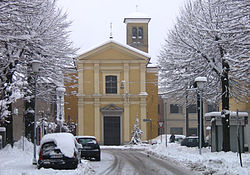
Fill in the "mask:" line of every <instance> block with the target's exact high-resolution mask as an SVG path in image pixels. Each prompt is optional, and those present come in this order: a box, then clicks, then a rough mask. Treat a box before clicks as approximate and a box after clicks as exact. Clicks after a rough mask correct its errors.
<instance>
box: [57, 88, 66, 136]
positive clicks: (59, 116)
mask: <svg viewBox="0 0 250 175" xmlns="http://www.w3.org/2000/svg"><path fill="white" fill-rule="evenodd" d="M56 91H57V95H58V97H59V105H57V106H58V110H57V121H58V123H59V126H60V132H62V123H63V121H64V113H63V108H62V98H63V96H64V92H65V88H64V87H58V88H56ZM58 111H59V113H58Z"/></svg>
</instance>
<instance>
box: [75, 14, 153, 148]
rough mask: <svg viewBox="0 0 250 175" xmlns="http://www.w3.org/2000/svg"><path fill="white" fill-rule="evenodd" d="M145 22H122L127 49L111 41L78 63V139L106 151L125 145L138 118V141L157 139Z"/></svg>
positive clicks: (139, 20) (133, 19) (135, 19)
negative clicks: (87, 138) (90, 139)
mask: <svg viewBox="0 0 250 175" xmlns="http://www.w3.org/2000/svg"><path fill="white" fill-rule="evenodd" d="M149 21H150V18H144V17H142V18H141V17H138V16H136V17H135V18H134V17H132V18H125V20H124V22H125V23H126V24H127V37H130V39H127V44H121V43H119V42H117V41H114V40H113V39H110V40H108V41H107V42H105V43H103V44H100V45H99V46H96V47H94V48H93V49H90V50H89V51H86V52H85V53H83V54H82V55H80V56H79V57H78V58H77V72H78V95H77V102H78V111H77V113H78V114H77V115H78V118H77V120H78V126H77V128H78V129H77V134H78V135H93V136H95V137H97V139H98V141H99V142H100V143H102V144H105V145H120V144H125V143H128V142H129V141H130V140H131V133H132V131H133V126H134V124H135V123H136V118H138V119H139V123H140V129H141V130H142V131H143V134H142V140H149V139H150V137H155V136H157V132H158V85H157V80H158V76H157V68H156V67H149V66H148V65H149V61H150V55H149V54H148V53H146V52H147V48H148V22H149ZM135 28H136V30H135ZM145 48H146V49H145ZM145 119H146V120H145ZM151 122H152V123H151ZM150 123H151V124H152V127H150Z"/></svg>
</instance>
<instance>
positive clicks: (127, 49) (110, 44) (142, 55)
mask: <svg viewBox="0 0 250 175" xmlns="http://www.w3.org/2000/svg"><path fill="white" fill-rule="evenodd" d="M110 48H114V49H116V50H119V51H121V52H122V53H126V54H129V55H131V56H132V57H136V58H137V59H141V60H146V61H149V60H150V55H149V54H148V53H146V52H143V51H140V50H138V49H136V48H133V47H131V46H128V45H125V44H121V43H119V42H117V41H114V40H109V41H107V42H105V43H103V44H101V45H98V46H96V47H93V48H92V49H89V50H87V51H85V52H84V53H83V54H81V55H80V56H79V57H78V60H87V59H89V58H90V57H92V56H94V55H97V54H100V53H102V52H105V51H106V50H107V49H110Z"/></svg>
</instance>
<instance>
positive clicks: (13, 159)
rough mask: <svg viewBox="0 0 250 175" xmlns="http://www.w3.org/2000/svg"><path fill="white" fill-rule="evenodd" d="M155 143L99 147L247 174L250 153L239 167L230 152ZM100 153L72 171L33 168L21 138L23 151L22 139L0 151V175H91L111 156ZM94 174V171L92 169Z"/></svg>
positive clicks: (218, 172) (206, 170)
mask: <svg viewBox="0 0 250 175" xmlns="http://www.w3.org/2000/svg"><path fill="white" fill-rule="evenodd" d="M155 141H156V142H158V144H155V145H146V144H143V145H136V146H111V147H110V146H102V149H138V150H141V151H144V152H145V153H147V154H151V155H155V156H156V157H159V158H162V159H167V160H172V161H174V162H176V164H180V165H182V166H186V167H188V168H190V169H193V171H196V172H200V173H201V174H214V175H222V174H223V175H250V154H249V153H243V154H242V162H243V167H241V166H240V163H239V156H238V155H237V153H233V152H227V153H225V152H214V153H211V151H210V150H209V149H208V148H203V149H202V154H201V155H200V154H199V150H198V148H187V147H184V146H180V145H179V144H177V143H168V144H167V147H166V146H165V142H164V141H165V137H164V136H163V137H162V141H163V142H162V143H160V142H161V141H160V137H158V138H156V139H155ZM108 156H110V155H109V154H103V155H102V160H101V162H94V164H93V162H89V161H85V160H82V163H81V165H79V166H78V168H77V169H75V170H53V169H44V168H41V169H40V170H38V169H36V167H35V166H33V165H32V158H33V144H32V143H30V142H28V141H27V140H25V145H24V151H23V144H22V140H20V141H19V142H16V143H15V144H14V147H13V148H11V146H9V145H8V146H6V147H5V148H4V149H2V150H0V175H45V174H46V175H47V174H50V175H57V174H60V175H82V174H86V175H88V174H94V171H93V169H95V168H98V167H101V168H103V167H107V166H108V164H111V163H112V157H108ZM96 172H97V173H98V171H96Z"/></svg>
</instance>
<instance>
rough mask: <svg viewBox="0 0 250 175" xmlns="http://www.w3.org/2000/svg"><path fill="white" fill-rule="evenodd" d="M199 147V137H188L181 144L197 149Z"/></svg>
mask: <svg viewBox="0 0 250 175" xmlns="http://www.w3.org/2000/svg"><path fill="white" fill-rule="evenodd" d="M198 145H199V140H198V137H197V136H190V137H186V138H185V139H183V140H182V142H181V146H187V147H196V146H198Z"/></svg>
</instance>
